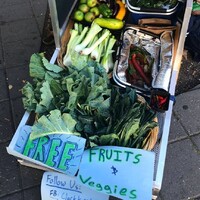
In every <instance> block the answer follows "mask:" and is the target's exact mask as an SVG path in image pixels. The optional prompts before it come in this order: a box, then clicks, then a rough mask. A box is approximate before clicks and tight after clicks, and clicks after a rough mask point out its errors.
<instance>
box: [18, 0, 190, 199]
mask: <svg viewBox="0 0 200 200" xmlns="http://www.w3.org/2000/svg"><path fill="white" fill-rule="evenodd" d="M76 3H77V0H75V1H74V0H70V1H67V2H66V1H64V0H55V1H53V0H49V8H50V15H51V21H52V27H53V32H54V40H55V45H56V49H55V51H54V54H53V55H52V58H51V60H50V63H55V62H56V59H57V58H58V55H59V51H60V49H61V38H62V36H63V34H64V32H65V30H66V26H67V25H68V21H69V17H70V15H71V13H72V11H73V9H74V7H75V5H76ZM191 10H192V0H187V3H186V7H185V13H184V17H183V20H182V24H181V29H180V34H179V36H178V45H177V50H176V55H175V59H174V64H173V71H172V75H171V80H170V87H169V93H170V94H171V96H172V97H173V96H174V94H175V87H176V82H177V79H178V74H179V70H180V65H181V59H182V53H183V48H184V42H185V37H186V33H187V27H188V23H189V20H190V15H191ZM173 104H174V99H173V98H171V100H170V102H169V108H168V110H167V111H166V112H164V113H158V121H159V128H160V131H159V139H158V141H157V143H156V145H155V147H154V149H153V151H154V152H155V155H156V159H155V163H154V183H153V196H152V199H156V198H157V196H158V193H159V191H160V189H161V185H162V179H163V172H164V166H165V158H166V152H167V144H168V136H169V130H170V122H171V116H172V110H173ZM30 120H31V115H30V113H28V112H25V114H24V116H23V118H22V120H21V122H20V124H19V126H18V128H17V130H16V132H18V131H20V128H21V127H22V126H24V125H25V124H30ZM20 162H21V164H24V165H28V166H32V167H33V166H34V167H36V168H41V169H44V168H43V167H41V166H39V165H34V164H32V163H28V162H27V161H23V160H21V161H20Z"/></svg>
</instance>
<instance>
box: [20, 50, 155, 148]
mask: <svg viewBox="0 0 200 200" xmlns="http://www.w3.org/2000/svg"><path fill="white" fill-rule="evenodd" d="M30 75H31V77H33V83H32V84H31V83H29V82H27V83H26V85H25V86H24V87H23V89H22V93H23V95H24V98H23V103H24V108H25V109H27V110H28V111H30V112H31V111H34V112H35V113H36V114H37V115H38V118H39V119H38V121H36V122H35V124H34V125H33V127H32V133H31V135H32V136H31V138H32V139H35V138H38V137H42V136H44V135H48V134H56V133H60V134H62V133H65V134H75V135H80V136H82V137H84V138H86V139H87V145H88V146H87V147H91V146H95V145H117V146H127V147H137V148H142V146H143V141H144V138H145V137H146V136H147V134H148V133H149V131H150V130H151V129H153V128H154V127H155V126H157V123H155V122H153V119H154V117H155V113H154V112H152V111H151V110H150V109H149V108H148V106H147V104H146V103H141V102H138V101H137V96H136V93H135V91H134V90H133V89H125V90H124V89H119V88H118V87H117V86H114V85H112V84H110V82H109V79H108V76H107V73H106V71H105V69H104V68H103V67H101V66H100V65H99V64H98V63H97V62H94V61H93V62H92V61H91V62H88V63H87V66H86V67H81V68H76V67H68V68H67V69H64V68H60V67H59V66H57V65H53V64H50V63H49V62H48V61H47V60H46V59H45V58H44V55H43V54H34V55H33V56H32V57H31V61H30ZM51 124H52V125H51Z"/></svg>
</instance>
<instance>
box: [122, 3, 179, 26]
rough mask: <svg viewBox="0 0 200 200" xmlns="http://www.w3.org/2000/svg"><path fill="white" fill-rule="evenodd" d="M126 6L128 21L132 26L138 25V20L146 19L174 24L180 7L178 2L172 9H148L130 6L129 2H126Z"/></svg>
mask: <svg viewBox="0 0 200 200" xmlns="http://www.w3.org/2000/svg"><path fill="white" fill-rule="evenodd" d="M126 5H127V8H128V10H129V11H130V16H129V20H130V22H131V23H133V24H138V20H139V19H147V18H162V19H169V20H172V24H175V22H176V14H177V10H178V9H179V7H180V2H179V1H177V3H176V5H175V6H174V7H172V8H150V7H136V6H133V5H131V2H130V0H126Z"/></svg>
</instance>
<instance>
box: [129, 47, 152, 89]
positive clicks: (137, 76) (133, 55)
mask: <svg viewBox="0 0 200 200" xmlns="http://www.w3.org/2000/svg"><path fill="white" fill-rule="evenodd" d="M153 62H154V59H153V58H152V56H151V54H150V53H149V52H147V51H146V49H144V48H143V47H138V46H135V45H131V46H130V54H129V63H128V68H127V70H126V78H127V82H129V83H131V84H132V85H136V86H139V87H143V88H144V87H145V86H146V87H150V86H151V81H152V77H151V71H152V66H153Z"/></svg>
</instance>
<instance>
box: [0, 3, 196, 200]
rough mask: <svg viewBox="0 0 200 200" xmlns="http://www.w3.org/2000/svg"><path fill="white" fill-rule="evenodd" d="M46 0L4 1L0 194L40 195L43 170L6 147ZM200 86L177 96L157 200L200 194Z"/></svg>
mask: <svg viewBox="0 0 200 200" xmlns="http://www.w3.org/2000/svg"><path fill="white" fill-rule="evenodd" d="M46 8H47V0H43V1H41V0H9V1H8V0H1V1H0V77H1V78H0V199H1V200H13V199H16V200H27V199H29V200H40V181H41V177H42V174H43V172H42V171H40V170H36V169H32V168H28V167H23V166H20V165H19V164H18V162H17V161H16V158H14V157H13V156H10V155H8V154H7V152H6V146H8V144H9V142H10V140H11V138H12V136H13V134H14V132H15V130H16V128H17V126H18V124H19V122H20V120H21V117H22V116H23V114H24V109H23V106H22V102H21V93H20V89H21V88H22V86H23V84H24V80H29V75H28V63H29V59H30V56H31V55H32V54H33V53H35V52H39V50H40V45H41V33H42V30H43V24H44V17H45V12H46ZM199 113H200V86H199V87H196V88H195V89H193V90H192V91H189V92H186V93H184V94H180V95H179V96H177V102H176V105H175V106H174V110H173V116H172V123H171V130H170V137H169V145H168V151H167V158H166V165H165V172H164V179H163V185H162V190H161V192H160V196H159V200H187V199H188V200H189V199H193V200H198V199H200V186H199V185H200V117H199V116H200V115H199Z"/></svg>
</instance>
